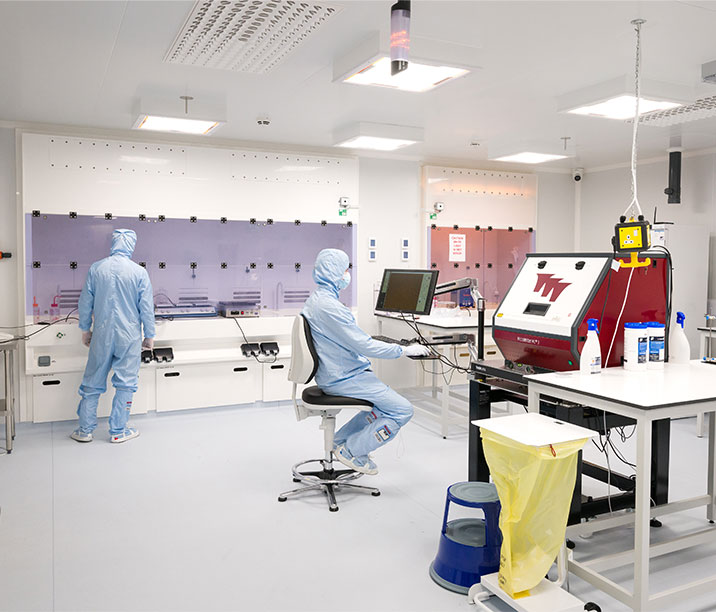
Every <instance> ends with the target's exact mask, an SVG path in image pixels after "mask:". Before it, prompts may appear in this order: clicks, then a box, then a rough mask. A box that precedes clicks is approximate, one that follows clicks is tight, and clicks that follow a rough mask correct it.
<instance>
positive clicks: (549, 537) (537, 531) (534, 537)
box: [480, 429, 587, 598]
mask: <svg viewBox="0 0 716 612" xmlns="http://www.w3.org/2000/svg"><path fill="white" fill-rule="evenodd" d="M480 433H481V436H482V445H483V448H484V450H485V458H486V459H487V464H488V465H489V466H490V474H491V475H492V480H493V482H494V483H495V486H496V487H497V494H498V495H499V496H500V505H501V506H502V509H501V510H500V530H501V531H502V549H501V551H500V570H499V574H498V579H499V583H500V586H501V587H502V590H503V591H505V592H506V593H507V594H508V595H510V597H513V598H519V597H521V596H522V597H524V596H527V595H529V592H528V591H529V589H531V588H534V587H535V586H537V584H539V582H540V580H542V578H544V577H545V575H546V574H547V571H548V570H549V568H550V567H551V566H552V563H553V562H554V560H555V559H556V558H557V553H558V551H559V548H560V546H561V545H562V542H564V537H565V531H566V528H567V517H568V515H569V506H570V503H571V500H572V494H573V492H574V483H575V480H576V477H577V453H578V452H579V451H580V450H581V449H582V447H583V446H584V444H585V443H586V442H587V440H586V439H585V440H578V441H575V442H563V443H561V444H554V445H551V446H542V447H534V446H525V445H524V444H520V443H519V442H515V441H514V440H510V439H509V438H505V437H503V436H500V435H498V434H495V433H493V432H490V431H487V430H486V429H481V430H480Z"/></svg>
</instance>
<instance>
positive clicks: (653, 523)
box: [649, 518, 661, 527]
mask: <svg viewBox="0 0 716 612" xmlns="http://www.w3.org/2000/svg"><path fill="white" fill-rule="evenodd" d="M649 525H651V526H652V527H661V521H660V520H659V519H655V518H653V519H651V520H650V521H649Z"/></svg>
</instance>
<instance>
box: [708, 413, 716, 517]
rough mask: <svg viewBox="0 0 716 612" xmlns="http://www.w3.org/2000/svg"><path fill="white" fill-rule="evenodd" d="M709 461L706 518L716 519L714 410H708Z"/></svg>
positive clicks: (715, 416) (715, 424) (715, 433)
mask: <svg viewBox="0 0 716 612" xmlns="http://www.w3.org/2000/svg"><path fill="white" fill-rule="evenodd" d="M708 414H709V463H708V471H707V474H708V483H707V490H708V494H709V497H710V498H711V503H710V504H709V505H708V506H706V518H707V519H708V520H709V521H714V520H716V507H715V506H716V497H714V496H716V452H715V450H714V449H715V447H716V412H709V413H708Z"/></svg>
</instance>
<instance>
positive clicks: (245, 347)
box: [241, 342, 261, 357]
mask: <svg viewBox="0 0 716 612" xmlns="http://www.w3.org/2000/svg"><path fill="white" fill-rule="evenodd" d="M241 353H242V354H243V356H244V357H258V356H259V354H260V353H261V348H260V347H259V345H258V343H256V342H247V343H245V344H242V345H241Z"/></svg>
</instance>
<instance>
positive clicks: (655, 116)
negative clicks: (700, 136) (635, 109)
mask: <svg viewBox="0 0 716 612" xmlns="http://www.w3.org/2000/svg"><path fill="white" fill-rule="evenodd" d="M710 117H716V96H709V97H708V98H701V99H699V100H696V102H694V103H693V104H687V105H685V106H677V107H676V108H672V109H669V110H665V111H657V112H655V113H649V114H648V115H644V116H643V117H641V118H640V119H639V121H640V123H641V124H642V125H654V126H659V127H662V126H667V125H677V124H679V123H686V122H688V121H697V120H699V119H708V118H710Z"/></svg>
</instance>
